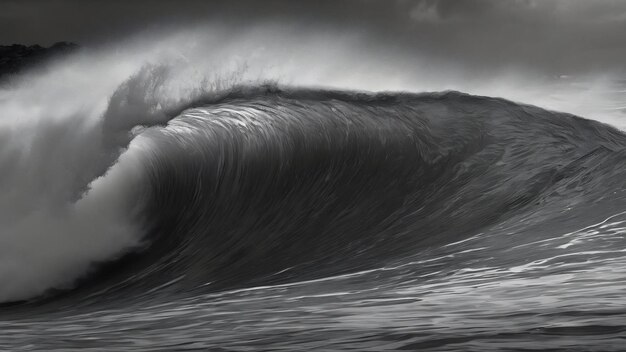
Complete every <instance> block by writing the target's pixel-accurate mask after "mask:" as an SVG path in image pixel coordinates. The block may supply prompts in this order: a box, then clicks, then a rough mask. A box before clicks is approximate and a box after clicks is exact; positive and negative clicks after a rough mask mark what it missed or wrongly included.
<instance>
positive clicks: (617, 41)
mask: <svg viewBox="0 0 626 352" xmlns="http://www.w3.org/2000/svg"><path fill="white" fill-rule="evenodd" d="M198 22H212V23H223V24H226V25H231V26H236V27H237V28H242V27H247V26H250V27H253V26H255V25H259V24H264V23H289V24H296V25H299V26H302V28H304V29H305V30H307V31H323V32H325V33H329V32H330V33H332V32H337V33H341V32H342V31H358V32H361V33H362V34H364V35H367V36H369V37H370V38H371V41H372V45H379V46H380V47H385V48H390V50H392V49H393V48H403V50H405V51H409V52H411V51H413V52H415V53H416V54H420V55H428V56H429V57H433V58H439V57H440V58H444V59H447V60H457V61H458V62H461V63H464V64H467V65H470V66H475V67H484V68H485V69H489V67H490V66H491V65H500V66H501V65H503V64H511V65H527V66H540V67H542V68H544V69H545V70H547V71H557V70H559V71H564V72H578V71H589V70H619V71H622V72H624V71H625V68H626V1H617V0H604V1H590V0H535V1H533V0H510V1H506V0H492V1H488V0H463V1H461V0H418V1H409V0H381V1H367V0H361V1H352V0H349V1H347V0H344V1H341V0H328V1H319V0H316V1H313V0H310V1H298V0H284V1H276V0H270V1H262V0H245V1H237V0H229V1H209V0H171V1H169V0H168V1H165V0H162V1H161V0H157V1H154V0H151V1H149V0H106V1H100V0H0V44H5V45H6V44H12V43H23V44H42V45H49V44H51V43H54V42H57V41H73V42H76V43H79V44H82V45H87V46H89V45H95V44H99V43H102V42H111V41H116V40H118V39H120V38H124V37H127V36H128V35H131V34H132V33H135V32H138V31H144V32H145V31H148V32H149V31H153V30H159V29H161V30H162V29H168V28H170V27H178V26H183V27H184V26H186V25H189V24H196V23H198Z"/></svg>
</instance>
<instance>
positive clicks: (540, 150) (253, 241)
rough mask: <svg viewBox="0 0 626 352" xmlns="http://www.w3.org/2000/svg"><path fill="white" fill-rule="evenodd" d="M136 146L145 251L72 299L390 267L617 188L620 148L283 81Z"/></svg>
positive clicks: (569, 133)
mask: <svg viewBox="0 0 626 352" xmlns="http://www.w3.org/2000/svg"><path fill="white" fill-rule="evenodd" d="M197 104H200V103H195V104H193V105H197ZM143 137H144V138H145V139H147V140H149V142H148V143H149V144H150V147H149V148H145V149H147V150H149V152H147V153H145V155H144V156H143V157H144V158H145V159H144V160H141V161H140V162H139V164H141V165H144V167H145V170H143V171H142V173H143V177H144V180H143V182H145V183H147V184H149V186H148V187H149V189H150V191H149V192H147V194H146V199H145V201H144V203H145V204H148V206H147V207H146V209H145V210H144V213H143V216H142V217H143V219H145V220H144V221H145V226H144V227H145V228H147V229H148V235H147V240H148V242H149V243H151V244H150V246H149V248H147V249H145V250H143V251H140V252H139V253H136V254H134V255H131V256H130V257H128V258H126V259H124V260H123V263H124V265H123V266H121V265H113V266H112V267H110V268H107V267H105V269H104V270H103V271H104V272H105V273H106V275H105V276H104V277H100V276H99V275H96V276H95V278H91V279H90V280H89V283H88V284H85V285H83V286H82V287H81V288H80V289H79V290H78V291H81V290H86V291H87V292H89V293H93V292H99V293H98V295H96V297H98V299H102V298H101V297H99V295H105V296H106V295H115V293H116V292H117V293H119V294H123V295H124V296H125V297H128V290H130V291H131V292H132V293H133V295H132V297H136V298H140V299H145V297H144V294H146V293H154V292H156V291H158V293H159V294H168V295H169V294H186V293H189V292H192V293H193V294H196V293H197V292H198V290H200V291H215V290H222V289H225V288H233V287H237V288H241V287H248V286H255V285H267V284H276V283H284V282H290V281H302V280H310V279H318V278H322V277H327V276H332V275H338V274H345V273H350V272H355V271H360V270H366V269H372V268H377V267H381V266H384V265H388V264H389V263H391V262H396V261H401V260H402V259H403V258H406V257H409V256H414V255H416V254H417V253H420V252H422V251H427V250H429V249H432V248H439V247H443V246H446V245H449V244H450V243H454V242H458V241H463V240H465V239H467V238H470V237H472V236H474V235H476V234H478V233H480V232H481V231H485V229H488V228H490V227H494V226H498V225H501V224H503V223H506V221H507V220H510V219H511V218H515V217H520V216H522V215H523V214H529V213H532V214H534V215H533V217H540V216H556V215H555V213H556V214H560V213H562V212H563V208H561V207H563V206H564V205H563V202H565V203H567V204H568V205H567V206H568V207H572V206H573V205H574V204H576V203H577V202H584V201H586V200H588V199H589V197H593V196H594V195H595V196H597V194H598V193H595V192H598V191H599V192H600V194H603V193H605V192H606V190H607V187H610V186H611V185H613V186H614V187H615V189H619V187H620V186H619V184H620V182H621V181H620V177H621V176H622V174H621V173H619V172H618V173H616V172H615V171H616V170H615V168H614V165H615V162H616V161H620V160H622V158H623V156H624V153H623V151H622V149H623V146H624V145H626V138H625V137H624V135H623V134H621V133H620V132H618V131H617V130H615V129H613V128H611V127H609V126H606V125H602V124H599V123H597V122H593V121H588V120H584V119H581V118H578V117H574V116H571V115H567V114H560V113H553V112H547V111H544V110H541V109H539V108H534V107H530V106H522V105H518V104H515V103H511V102H508V101H504V100H499V99H493V98H486V97H474V96H469V95H465V94H461V93H455V92H449V93H437V94H419V95H412V94H383V95H368V94H358V93H350V92H329V91H311V90H282V91H281V90H279V89H276V88H260V89H253V88H247V89H242V90H235V91H232V92H230V93H229V94H227V95H226V96H225V97H220V98H219V99H216V100H215V101H212V102H209V103H207V102H203V103H202V104H200V106H199V107H196V108H190V109H187V110H185V111H183V112H182V113H181V114H180V115H179V116H177V117H176V118H174V119H172V120H171V121H170V122H169V123H168V124H167V126H166V127H162V128H158V129H157V128H155V129H151V130H148V131H146V132H144V135H143ZM589 165H594V168H595V170H594V171H593V173H590V171H589V170H588V167H589ZM598 188H599V190H597V189H598ZM594 191H595V192H594ZM539 214H541V215H539ZM501 236H502V237H503V238H502V239H500V240H501V241H507V240H509V239H507V238H506V237H507V235H506V234H501ZM510 240H511V241H513V239H510ZM531 240H532V239H531V238H526V239H525V241H529V242H530V241H531ZM86 287H88V288H89V289H86ZM157 288H158V290H156V289H157ZM93 290H96V291H93ZM102 290H104V291H102ZM104 292H106V293H104ZM73 294H74V295H75V294H78V293H76V292H74V293H73Z"/></svg>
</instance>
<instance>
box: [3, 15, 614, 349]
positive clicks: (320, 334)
mask: <svg viewBox="0 0 626 352" xmlns="http://www.w3.org/2000/svg"><path fill="white" fill-rule="evenodd" d="M286 33H288V31H285V29H284V28H281V27H280V26H263V27H259V28H255V30H254V31H249V30H247V31H241V32H233V31H232V30H231V29H224V28H219V27H206V26H203V27H197V28H193V29H189V30H184V31H182V30H181V31H179V32H177V33H174V34H171V33H167V34H166V33H159V35H158V36H157V35H155V34H151V35H145V34H144V35H138V36H136V37H133V38H131V39H128V40H127V41H125V42H121V43H110V44H107V45H103V46H100V47H97V48H90V49H83V50H80V51H78V52H75V53H72V54H69V55H67V56H64V57H60V58H58V59H56V60H54V61H52V62H48V63H46V64H44V65H42V66H40V67H35V68H33V69H31V70H29V71H28V72H25V73H22V74H20V75H19V76H13V77H9V78H7V79H5V80H3V81H1V82H0V170H1V171H0V188H1V189H2V192H1V195H0V229H1V231H0V283H1V285H0V303H1V305H0V350H10V351H21V350H25V351H26V350H46V351H53V350H59V351H67V350H74V349H75V350H93V351H100V350H128V349H131V348H134V349H139V350H162V349H166V350H211V349H215V350H229V351H230V350H232V351H248V350H288V351H292V350H343V349H349V348H351V349H356V350H375V351H380V350H454V349H458V350H466V351H467V350H475V351H489V350H494V351H500V350H506V349H511V348H512V349H514V350H576V349H579V350H603V351H608V350H614V351H619V350H620V349H621V348H622V346H623V345H624V343H625V342H626V341H624V338H623V335H624V334H625V332H626V324H625V323H624V322H625V321H626V306H625V305H624V303H623V299H622V294H623V292H624V289H626V271H625V269H624V268H625V267H626V266H625V265H624V264H626V256H625V252H626V240H625V239H624V232H625V231H626V227H625V224H626V199H625V198H624V197H625V194H624V175H625V172H626V171H625V170H624V168H623V167H622V165H623V163H624V161H625V160H626V151H625V147H626V134H624V132H622V130H623V129H624V128H625V127H626V116H625V114H626V112H625V109H626V99H625V98H624V93H623V92H624V90H625V89H626V84H625V82H624V81H623V80H620V79H619V77H615V76H613V75H611V74H610V73H602V74H597V75H587V76H584V77H570V76H556V77H544V76H541V75H540V74H535V73H532V72H522V71H520V72H515V71H513V72H511V71H507V72H506V73H505V72H492V73H490V74H489V75H485V73H472V72H467V71H466V70H464V69H463V68H454V67H452V68H450V67H447V66H446V65H445V63H441V64H440V66H437V64H436V63H433V62H428V60H427V59H420V58H415V57H406V56H403V55H395V56H394V57H393V58H390V57H389V55H387V54H385V53H373V54H371V55H367V56H364V55H360V54H359V53H362V52H364V50H365V49H364V48H367V38H363V37H360V36H359V34H358V33H355V34H346V35H344V36H340V37H337V36H330V35H323V34H319V33H318V34H309V35H308V37H307V38H306V40H302V39H300V40H294V39H293V38H292V37H291V36H289V35H287V34H286ZM287 44H288V45H287ZM321 48H323V49H324V50H321ZM316 53H319V55H315V54H316ZM325 55H326V57H325ZM346 67H349V68H350V69H346Z"/></svg>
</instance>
